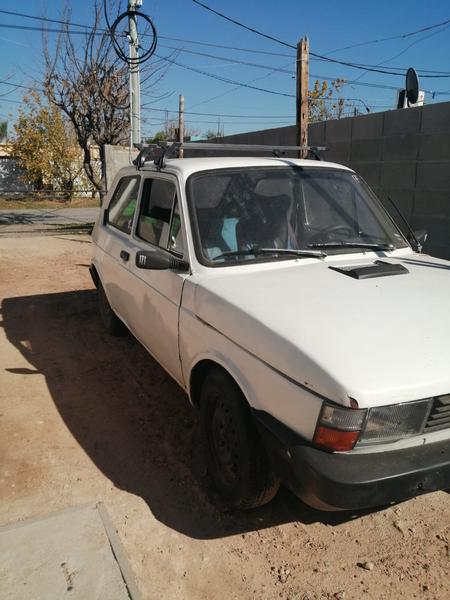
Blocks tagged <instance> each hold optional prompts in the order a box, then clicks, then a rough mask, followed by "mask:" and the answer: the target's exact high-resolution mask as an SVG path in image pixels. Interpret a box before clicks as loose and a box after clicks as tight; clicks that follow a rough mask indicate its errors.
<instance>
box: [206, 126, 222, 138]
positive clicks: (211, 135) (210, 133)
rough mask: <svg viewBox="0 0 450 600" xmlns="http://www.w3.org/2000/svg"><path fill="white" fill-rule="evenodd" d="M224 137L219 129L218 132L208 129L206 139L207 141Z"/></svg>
mask: <svg viewBox="0 0 450 600" xmlns="http://www.w3.org/2000/svg"><path fill="white" fill-rule="evenodd" d="M220 137H223V133H222V132H221V131H220V130H219V129H218V130H217V131H213V130H212V129H208V131H207V132H206V133H205V138H206V139H207V140H213V139H215V138H220Z"/></svg>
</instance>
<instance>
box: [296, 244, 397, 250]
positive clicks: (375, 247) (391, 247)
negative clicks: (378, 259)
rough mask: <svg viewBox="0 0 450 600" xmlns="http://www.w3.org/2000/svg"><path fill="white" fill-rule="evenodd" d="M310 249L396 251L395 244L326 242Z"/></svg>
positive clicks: (311, 246) (314, 245)
mask: <svg viewBox="0 0 450 600" xmlns="http://www.w3.org/2000/svg"><path fill="white" fill-rule="evenodd" d="M308 248H367V249H368V250H395V246H394V245H393V244H370V243H366V242H324V243H322V244H308Z"/></svg>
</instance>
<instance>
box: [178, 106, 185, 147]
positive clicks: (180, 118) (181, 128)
mask: <svg viewBox="0 0 450 600" xmlns="http://www.w3.org/2000/svg"><path fill="white" fill-rule="evenodd" d="M178 141H179V142H181V143H183V142H184V96H183V94H180V96H179V98H178ZM179 157H180V158H183V157H184V152H183V146H182V147H181V148H180V152H179Z"/></svg>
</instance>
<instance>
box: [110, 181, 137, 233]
mask: <svg viewBox="0 0 450 600" xmlns="http://www.w3.org/2000/svg"><path fill="white" fill-rule="evenodd" d="M139 183H140V177H122V179H121V180H120V181H119V183H118V184H117V187H116V189H115V191H114V194H113V197H112V198H111V201H110V203H109V207H108V223H109V224H110V225H113V227H116V228H117V229H120V231H124V232H125V233H130V232H131V225H132V223H133V217H134V212H135V210H136V204H137V197H138V192H139Z"/></svg>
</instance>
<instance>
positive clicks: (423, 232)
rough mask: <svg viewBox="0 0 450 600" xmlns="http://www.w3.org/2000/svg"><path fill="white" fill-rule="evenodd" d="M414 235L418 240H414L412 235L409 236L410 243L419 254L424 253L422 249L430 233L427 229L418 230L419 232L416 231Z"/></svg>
mask: <svg viewBox="0 0 450 600" xmlns="http://www.w3.org/2000/svg"><path fill="white" fill-rule="evenodd" d="M414 235H415V237H416V239H414V237H413V236H412V235H411V234H409V235H408V242H409V243H410V244H411V245H412V246H413V248H414V249H415V250H417V252H422V247H423V245H424V244H425V242H426V241H427V239H428V231H426V230H425V229H418V230H417V231H414ZM416 240H417V242H419V244H418V247H417V248H416V246H417V243H416Z"/></svg>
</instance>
